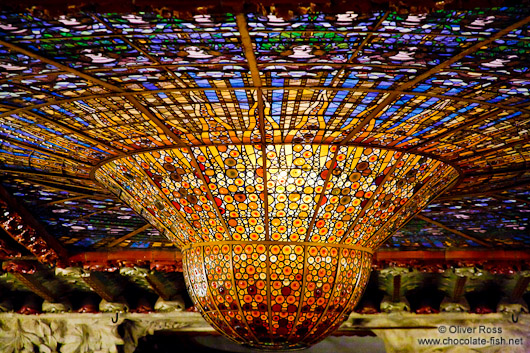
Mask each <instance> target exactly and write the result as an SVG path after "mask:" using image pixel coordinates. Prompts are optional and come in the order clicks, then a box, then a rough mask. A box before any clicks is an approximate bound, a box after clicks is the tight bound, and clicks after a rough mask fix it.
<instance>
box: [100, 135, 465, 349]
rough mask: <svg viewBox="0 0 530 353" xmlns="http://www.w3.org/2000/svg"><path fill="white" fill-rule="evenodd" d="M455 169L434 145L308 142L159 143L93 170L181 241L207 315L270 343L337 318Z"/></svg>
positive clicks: (224, 328)
mask: <svg viewBox="0 0 530 353" xmlns="http://www.w3.org/2000/svg"><path fill="white" fill-rule="evenodd" d="M457 176H458V173H457V171H456V170H455V169H454V168H453V167H452V166H450V165H448V164H446V163H443V162H441V161H438V160H435V159H433V158H431V157H427V156H420V155H415V154H409V153H404V152H399V151H394V150H389V149H380V148H371V147H356V146H330V145H311V144H308V145H301V144H295V145H291V144H277V145H268V146H266V147H263V146H262V145H218V146H201V147H187V148H169V149H161V150H156V151H150V152H142V153H137V154H133V155H131V156H128V157H124V158H118V159H114V160H112V161H110V162H107V163H105V164H103V165H102V166H101V167H100V168H99V169H98V170H97V171H96V172H95V177H96V178H97V179H98V180H99V181H100V182H101V183H103V184H104V185H106V186H107V187H108V188H110V189H111V190H114V191H115V192H116V193H117V194H118V195H119V196H120V198H121V199H122V200H124V201H125V202H127V203H128V204H129V205H131V206H132V207H133V208H134V209H135V210H136V211H137V212H138V213H140V214H142V215H144V217H146V218H147V219H148V220H150V222H151V223H152V224H153V225H155V226H156V227H157V228H158V229H160V230H161V231H162V232H163V233H164V234H165V235H166V236H168V237H169V238H170V239H172V240H174V241H175V242H176V243H177V244H178V245H179V246H180V247H181V248H182V252H183V255H184V273H185V278H186V281H187V285H188V289H189V292H190V295H191V297H192V299H193V301H194V303H195V305H196V306H197V308H198V309H199V310H200V312H201V313H202V315H203V316H204V318H205V319H206V320H207V321H208V322H210V323H211V324H212V326H213V327H215V328H216V329H217V330H218V331H219V332H221V333H222V334H224V335H225V336H227V337H229V338H231V339H233V340H235V341H237V342H240V343H245V344H248V345H251V346H257V347H261V348H269V349H290V348H300V347H304V346H308V345H311V344H313V343H315V342H317V341H319V340H320V339H323V338H324V337H326V336H327V335H328V334H329V333H331V332H332V331H333V330H335V329H336V328H337V327H338V326H339V325H340V324H341V323H342V322H343V321H344V320H345V318H346V317H347V315H348V314H349V313H350V312H351V311H352V310H353V308H354V306H355V304H356V303H357V301H358V299H359V297H360V295H361V294H362V291H363V289H364V286H365V285H366V282H367V280H368V277H369V274H370V265H371V260H372V253H373V251H374V250H375V249H376V248H377V247H378V246H379V245H380V244H381V243H382V242H383V241H384V240H386V239H387V238H388V237H389V236H390V235H391V234H392V233H393V232H394V231H395V230H397V228H399V227H400V226H401V225H402V224H403V223H404V222H405V221H407V220H408V218H409V217H411V216H412V215H414V214H415V212H417V211H418V210H420V209H421V208H422V207H424V206H425V205H426V204H427V203H428V201H429V200H430V199H432V197H433V196H435V195H437V194H439V193H440V192H442V191H443V190H445V189H446V188H447V187H448V186H449V185H450V184H451V183H452V182H453V181H454V180H455V179H456V178H457Z"/></svg>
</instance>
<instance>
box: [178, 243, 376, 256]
mask: <svg viewBox="0 0 530 353" xmlns="http://www.w3.org/2000/svg"><path fill="white" fill-rule="evenodd" d="M247 244H248V245H259V244H261V245H299V246H326V247H330V248H344V249H354V250H359V251H364V252H367V253H369V254H372V255H373V253H374V250H373V249H370V248H366V247H364V246H360V245H351V244H332V243H313V242H297V241H265V240H263V241H260V240H253V241H235V240H227V241H205V242H200V243H191V244H188V245H185V246H184V247H182V248H181V251H182V252H183V253H184V252H185V251H187V250H190V249H193V248H197V247H202V246H214V245H219V246H222V245H247Z"/></svg>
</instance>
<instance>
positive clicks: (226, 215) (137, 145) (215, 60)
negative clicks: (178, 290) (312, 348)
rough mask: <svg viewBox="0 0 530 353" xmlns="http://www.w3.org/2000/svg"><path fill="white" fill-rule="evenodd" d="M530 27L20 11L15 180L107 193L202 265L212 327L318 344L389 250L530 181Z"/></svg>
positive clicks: (499, 21)
mask: <svg viewBox="0 0 530 353" xmlns="http://www.w3.org/2000/svg"><path fill="white" fill-rule="evenodd" d="M529 15H530V8H528V7H522V6H519V7H509V6H506V7H500V8H492V9H478V10H471V11H457V10H440V11H433V12H431V13H428V14H410V15H408V14H407V15H404V14H400V13H394V12H383V11H380V12H374V13H369V14H357V13H354V12H346V13H341V14H334V13H308V14H306V15H302V16H295V17H293V18H292V19H289V20H286V19H282V18H279V17H277V16H275V15H273V14H269V15H264V14H252V13H248V14H239V15H235V14H222V15H219V14H215V15H214V14H212V15H209V14H203V15H196V16H193V17H192V18H188V19H179V18H174V17H172V16H166V15H162V14H156V13H149V12H137V13H130V14H116V13H91V12H83V13H71V14H70V13H69V14H65V15H61V16H57V17H50V16H48V15H46V14H44V13H39V12H34V13H29V12H27V13H10V12H7V11H4V12H1V13H0V40H1V41H2V43H0V137H1V141H0V167H1V168H2V170H3V171H5V172H6V173H20V175H26V174H28V175H31V178H32V179H33V180H37V181H43V182H45V183H46V182H49V181H55V182H57V180H60V182H64V183H68V185H70V186H74V187H75V186H76V185H78V186H83V187H85V188H98V186H97V185H96V184H95V182H94V181H93V179H92V177H95V178H96V179H97V180H99V181H100V182H101V184H103V185H105V186H106V187H107V188H108V189H109V190H111V191H113V192H114V193H115V194H117V195H119V197H120V199H121V200H123V201H124V202H125V203H126V204H128V205H130V207H131V208H133V209H134V210H135V211H136V213H138V214H139V215H141V216H142V217H143V218H144V219H146V220H147V221H149V222H150V223H152V224H153V225H155V226H156V228H157V229H159V230H160V232H161V233H162V235H165V236H166V237H167V238H168V239H171V240H172V241H173V242H174V243H175V244H177V245H178V246H179V247H181V248H183V249H184V254H185V257H186V261H185V266H186V268H187V271H188V274H189V277H188V279H187V280H188V285H189V288H190V291H191V292H192V296H193V298H194V300H195V303H196V305H197V307H198V308H200V310H202V312H203V313H204V315H205V318H206V319H207V320H208V321H209V322H211V323H212V325H214V327H216V328H217V329H218V330H220V331H222V332H225V333H226V334H227V335H229V336H230V337H232V338H233V339H234V340H236V341H240V342H247V343H249V344H250V343H252V344H254V345H260V344H261V345H263V346H266V347H268V348H285V347H296V346H299V345H307V344H311V343H314V342H316V341H318V340H319V339H321V338H322V337H324V336H325V335H326V334H327V333H329V332H330V331H331V329H332V328H333V327H337V325H338V324H340V322H341V321H342V320H343V318H344V315H345V314H346V313H348V312H349V311H350V310H351V309H352V308H353V305H355V302H356V300H357V298H358V295H359V294H360V291H362V285H363V284H364V283H365V282H366V278H367V274H368V268H369V264H370V261H371V255H370V253H371V251H373V249H375V248H377V247H378V246H379V245H380V244H381V243H382V242H383V241H384V240H385V239H387V238H388V237H389V236H390V235H392V234H393V233H395V232H396V231H397V230H398V229H399V227H400V226H401V225H403V224H404V223H405V222H406V221H407V220H408V219H410V218H412V217H413V216H414V215H415V214H416V213H417V212H418V211H419V210H420V209H422V208H425V207H426V206H427V204H428V202H429V200H431V199H432V198H433V197H434V196H435V195H438V194H440V193H442V192H444V190H446V188H447V187H448V186H450V185H451V184H452V183H453V181H454V180H455V179H456V178H457V175H458V174H460V175H461V178H459V180H458V184H457V185H456V186H455V188H454V189H453V191H452V192H453V193H455V194H461V193H473V192H477V191H483V190H492V189H493V190H496V189H503V188H506V187H511V186H513V185H514V184H516V183H525V182H526V183H527V182H528V181H530V172H528V171H527V167H526V166H527V163H528V162H527V161H528V160H529V159H530V142H529V140H528V131H529V128H530V126H529V125H530V118H529V117H530V112H529V110H528V104H529V99H530V98H529V97H530V93H529V91H528V86H529V83H530V81H529V80H530V76H529V72H528V67H530V62H529V60H530V59H529V58H530V47H529V41H528V38H529V25H528V20H527V19H528V16H529ZM240 26H244V27H245V28H240ZM244 33H248V36H246V35H244ZM250 52H252V54H250ZM15 175H18V174H15ZM96 205H97V203H96ZM508 206H509V204H508ZM508 206H506V205H503V207H505V208H506V209H507V208H508ZM107 207H109V208H110V206H108V205H107ZM433 207H434V206H433ZM85 208H90V207H89V206H86V207H85ZM94 212H96V211H94ZM425 212H426V211H425ZM433 212H434V213H436V212H435V208H434V210H433ZM72 213H75V212H72ZM91 213H93V212H91ZM448 214H449V213H448ZM433 218H435V219H438V216H437V215H435V216H434V217H433ZM61 219H63V218H61ZM64 220H65V221H67V220H68V218H66V217H65V218H64ZM522 221H524V222H526V220H522ZM524 222H521V224H523V227H524V226H526V225H525V224H526V223H524ZM484 224H485V225H486V224H487V225H488V226H487V228H484V229H483V228H480V231H479V230H476V233H478V234H479V235H480V234H481V231H482V230H486V231H488V232H489V231H490V230H491V229H494V228H495V225H494V224H505V223H504V222H503V220H502V219H499V220H496V221H495V222H493V221H490V222H484ZM85 225H86V224H85V223H83V222H79V224H77V227H79V228H81V227H85ZM88 226H89V225H87V228H86V229H84V230H82V229H78V230H79V233H82V231H87V230H89V228H88ZM94 229H95V228H93V229H92V230H94ZM126 229H128V228H127V227H126V225H124V228H122V230H121V231H123V232H125V230H126ZM525 230H526V229H514V231H517V237H518V238H519V239H516V240H517V242H514V241H512V242H510V240H506V239H499V241H498V243H503V244H507V243H509V244H512V245H514V244H515V245H514V246H517V244H523V243H524V244H527V243H528V238H527V237H525V236H524V234H521V233H523V232H524V231H525ZM466 231H471V232H475V230H474V229H466ZM403 232H405V233H406V231H403ZM117 233H119V232H116V234H117ZM405 233H403V234H405ZM72 239H73V238H72ZM80 239H81V237H79V239H78V240H79V242H77V243H76V244H80V246H94V247H97V245H98V244H100V240H101V238H98V237H97V236H94V238H93V239H89V240H87V241H86V242H85V243H83V242H81V241H80ZM514 239H515V238H514ZM414 243H415V244H416V243H419V242H414ZM425 243H426V242H425ZM135 244H136V245H135V246H137V247H142V246H144V244H145V243H143V242H142V240H141V239H139V240H138V241H137V242H135ZM403 244H404V245H405V246H408V245H409V244H408V243H407V242H406V241H405V242H403ZM469 245H470V246H475V245H476V244H469ZM434 246H438V247H439V244H438V243H436V244H434ZM323 253H326V254H332V253H333V254H337V256H338V257H334V258H332V259H331V260H330V262H327V261H325V262H323V261H322V259H323V258H326V259H327V258H328V256H329V255H323ZM353 259H357V263H355V264H354V263H353V262H352V261H354V260H353ZM287 261H289V263H287ZM264 263H265V264H269V265H270V266H265V268H266V270H265V271H264V270H263V264H264ZM324 263H325V265H324ZM273 264H274V265H275V266H272V265H273ZM289 266H290V268H292V269H293V272H291V273H288V274H286V273H284V272H283V271H284V269H285V268H289ZM251 268H253V269H254V272H253V273H252V274H250V273H249V269H251ZM250 271H251V272H252V270H250ZM245 275H247V276H248V278H243V277H244V276H245ZM299 275H301V276H302V279H301V281H300V280H299V279H297V278H298V276H299ZM308 275H311V277H308ZM242 276H243V277H242ZM282 276H283V277H282ZM240 277H241V278H240ZM262 277H264V278H262ZM258 278H259V279H258ZM293 278H294V279H293ZM331 278H333V280H332V281H331ZM324 279H328V282H325V281H324ZM258 281H264V282H265V284H266V285H265V287H264V288H258V286H257V282H258ZM284 281H285V283H284ZM251 282H252V283H251ZM287 282H288V283H287ZM260 286H261V282H260ZM324 287H325V288H324ZM309 288H311V289H309ZM344 288H346V290H345V289H344ZM353 288H355V289H353ZM249 289H250V291H251V292H249ZM317 290H318V293H319V294H318V296H317ZM343 291H345V293H346V292H347V294H348V295H346V296H345V295H343V294H342V293H343ZM227 296H229V297H230V298H231V300H228V299H227ZM221 299H222V300H221ZM313 300H314V301H313ZM264 306H266V308H265V307H264ZM294 307H296V310H295V311H293V310H294ZM325 327H326V328H325ZM328 327H329V329H328Z"/></svg>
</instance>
